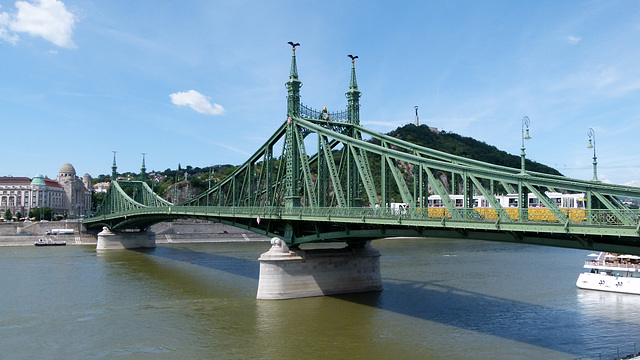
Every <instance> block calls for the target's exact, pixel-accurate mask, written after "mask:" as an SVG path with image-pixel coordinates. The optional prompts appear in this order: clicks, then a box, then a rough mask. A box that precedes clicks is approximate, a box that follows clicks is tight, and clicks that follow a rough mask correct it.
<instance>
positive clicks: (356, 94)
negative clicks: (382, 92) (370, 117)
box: [346, 54, 361, 125]
mask: <svg viewBox="0 0 640 360" xmlns="http://www.w3.org/2000/svg"><path fill="white" fill-rule="evenodd" d="M347 56H348V57H350V58H351V81H350V82H349V91H347V93H346V96H347V111H348V115H347V116H348V117H349V122H351V123H352V124H356V125H359V124H360V95H361V92H360V90H358V81H357V80H356V59H357V58H358V56H354V55H351V54H349V55H347Z"/></svg>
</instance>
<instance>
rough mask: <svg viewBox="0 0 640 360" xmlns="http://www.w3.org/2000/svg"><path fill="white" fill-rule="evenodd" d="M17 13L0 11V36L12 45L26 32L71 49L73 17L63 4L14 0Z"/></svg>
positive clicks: (40, 0) (49, 1)
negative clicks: (10, 13)
mask: <svg viewBox="0 0 640 360" xmlns="http://www.w3.org/2000/svg"><path fill="white" fill-rule="evenodd" d="M15 6H16V8H17V13H15V14H12V15H11V17H10V16H9V14H8V13H0V39H2V40H5V41H8V42H10V43H13V44H15V43H16V42H17V41H18V35H16V34H10V33H9V32H8V31H7V30H11V31H13V32H16V33H21V32H23V33H27V34H29V35H31V36H39V37H41V38H43V39H45V40H47V41H49V42H51V43H53V44H55V45H57V46H59V47H63V48H67V49H73V48H76V44H74V43H73V40H71V35H72V33H73V28H74V26H75V21H76V17H75V15H73V14H72V13H70V12H69V11H67V9H66V7H65V5H64V3H62V2H61V1H57V0H35V1H34V2H33V3H31V2H27V1H16V3H15Z"/></svg>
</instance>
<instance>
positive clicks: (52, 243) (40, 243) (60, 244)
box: [34, 239, 67, 246]
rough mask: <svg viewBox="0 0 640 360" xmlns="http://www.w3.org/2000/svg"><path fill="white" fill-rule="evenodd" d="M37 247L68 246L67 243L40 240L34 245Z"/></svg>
mask: <svg viewBox="0 0 640 360" xmlns="http://www.w3.org/2000/svg"><path fill="white" fill-rule="evenodd" d="M34 245H35V246H62V245H67V242H66V241H53V240H51V239H38V241H36V242H35V243H34Z"/></svg>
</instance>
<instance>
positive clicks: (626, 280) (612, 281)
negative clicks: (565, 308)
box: [576, 252, 640, 295]
mask: <svg viewBox="0 0 640 360" xmlns="http://www.w3.org/2000/svg"><path fill="white" fill-rule="evenodd" d="M589 257H592V258H593V259H589V260H586V261H585V263H584V268H585V269H586V270H587V271H585V272H583V273H582V274H580V276H578V281H576V285H577V286H578V287H579V288H581V289H588V290H601V291H612V292H619V293H627V294H637V295H640V256H636V255H617V254H611V253H605V252H601V253H599V254H589Z"/></svg>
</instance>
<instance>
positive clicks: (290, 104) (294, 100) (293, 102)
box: [285, 41, 302, 117]
mask: <svg viewBox="0 0 640 360" xmlns="http://www.w3.org/2000/svg"><path fill="white" fill-rule="evenodd" d="M288 44H289V45H291V47H292V48H293V54H292V55H291V71H290V72H289V81H287V83H286V84H285V85H286V86H287V116H291V117H294V116H298V115H299V114H300V87H301V86H302V82H301V81H300V79H298V65H297V63H296V46H300V43H294V42H293V41H289V43H288Z"/></svg>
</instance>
